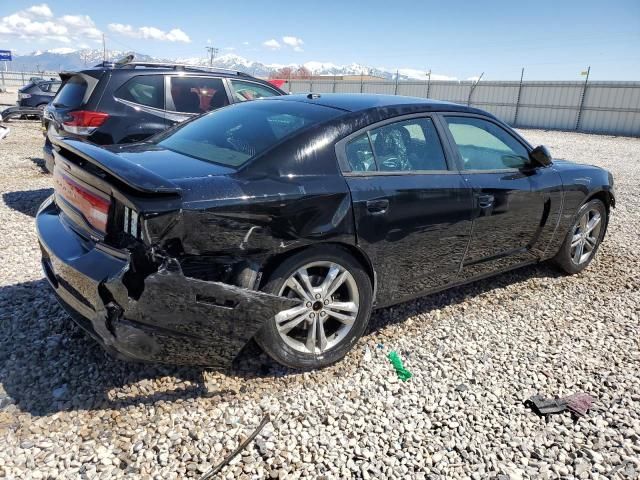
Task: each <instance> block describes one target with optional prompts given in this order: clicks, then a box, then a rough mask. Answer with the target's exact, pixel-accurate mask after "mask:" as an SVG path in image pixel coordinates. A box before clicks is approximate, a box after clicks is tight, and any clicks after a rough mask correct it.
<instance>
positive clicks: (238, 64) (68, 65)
mask: <svg viewBox="0 0 640 480" xmlns="http://www.w3.org/2000/svg"><path fill="white" fill-rule="evenodd" d="M131 53H133V55H134V57H135V60H138V61H143V62H174V63H184V64H189V65H202V66H207V65H209V59H208V58H204V57H190V58H173V59H171V58H157V57H152V56H149V55H144V54H141V53H137V52H127V51H118V50H109V51H108V52H107V57H108V59H109V60H111V61H114V60H117V59H119V58H123V57H125V56H126V55H128V54H131ZM102 60H103V51H102V50H101V49H80V50H77V49H73V48H68V47H62V48H54V49H51V50H45V51H36V52H32V53H30V54H28V55H14V60H13V62H12V63H11V64H9V66H8V67H9V69H10V70H24V71H36V70H39V71H43V70H44V71H58V70H78V69H82V68H86V67H89V66H92V65H96V64H98V63H100V62H102ZM213 65H214V66H215V67H218V68H228V69H231V70H238V71H241V72H246V73H249V74H251V75H254V76H256V77H268V76H270V75H272V74H273V73H274V72H276V71H278V70H281V69H283V68H285V67H286V68H290V69H292V70H297V69H299V68H301V67H304V68H305V69H306V70H307V71H309V72H310V73H311V74H312V75H374V76H379V77H382V78H386V79H394V78H395V75H396V70H395V69H386V68H384V67H370V66H366V65H361V64H358V63H352V64H349V65H336V64H334V63H331V62H316V61H310V62H306V63H303V64H295V63H291V64H265V63H262V62H258V61H253V60H248V59H246V58H244V57H241V56H239V55H235V54H225V55H221V56H219V57H217V58H216V59H215V60H214V62H213ZM399 77H400V79H401V80H410V79H416V80H426V78H427V74H426V72H425V71H421V70H416V69H412V68H401V69H399ZM431 79H432V80H455V78H453V77H447V76H445V75H435V74H434V75H432V76H431Z"/></svg>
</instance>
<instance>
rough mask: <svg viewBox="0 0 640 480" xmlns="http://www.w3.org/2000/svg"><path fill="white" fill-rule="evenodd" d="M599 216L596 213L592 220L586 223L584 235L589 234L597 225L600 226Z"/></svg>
mask: <svg viewBox="0 0 640 480" xmlns="http://www.w3.org/2000/svg"><path fill="white" fill-rule="evenodd" d="M600 220H601V217H600V214H599V213H596V214H595V215H594V216H593V218H592V219H591V220H589V223H587V228H586V230H585V233H591V232H592V231H593V229H594V228H596V227H597V226H598V225H599V224H600Z"/></svg>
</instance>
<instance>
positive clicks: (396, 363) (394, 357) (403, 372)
mask: <svg viewBox="0 0 640 480" xmlns="http://www.w3.org/2000/svg"><path fill="white" fill-rule="evenodd" d="M387 358H388V359H389V361H390V362H391V365H393V368H395V370H396V373H397V374H398V378H399V379H400V380H402V381H403V382H406V381H407V380H409V379H410V378H411V377H412V376H413V375H412V374H411V372H410V371H409V370H407V369H406V368H404V366H403V365H402V360H401V359H400V355H398V352H396V351H391V352H390V353H389V356H388V357H387Z"/></svg>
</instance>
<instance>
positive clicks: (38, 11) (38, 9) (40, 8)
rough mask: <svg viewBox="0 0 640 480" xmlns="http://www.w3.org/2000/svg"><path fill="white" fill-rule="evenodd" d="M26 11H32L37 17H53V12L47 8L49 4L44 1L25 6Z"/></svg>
mask: <svg viewBox="0 0 640 480" xmlns="http://www.w3.org/2000/svg"><path fill="white" fill-rule="evenodd" d="M27 12H29V13H32V14H34V15H36V16H39V17H49V18H50V17H53V12H52V11H51V9H50V8H49V5H47V4H46V3H42V4H40V5H34V6H33V7H29V8H27Z"/></svg>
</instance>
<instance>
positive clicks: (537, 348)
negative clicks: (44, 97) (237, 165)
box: [0, 121, 640, 480]
mask: <svg viewBox="0 0 640 480" xmlns="http://www.w3.org/2000/svg"><path fill="white" fill-rule="evenodd" d="M11 128H12V132H11V133H10V135H9V136H8V137H7V138H6V139H5V140H4V141H2V142H1V143H0V163H1V165H2V169H1V170H0V190H1V191H2V202H0V241H1V242H2V250H1V251H0V259H1V261H2V268H1V270H0V445H2V448H0V477H6V478H10V479H12V478H16V479H17V478H20V479H23V478H34V479H36V478H40V479H42V478H104V479H107V478H108V479H112V478H122V477H127V478H143V479H151V478H153V479H163V480H164V479H172V478H197V477H199V476H200V475H201V474H202V473H203V472H204V471H206V470H207V469H208V468H209V467H210V466H211V465H212V464H216V463H217V462H219V461H220V460H221V459H222V458H224V456H225V455H227V454H228V453H229V452H230V451H231V450H233V449H234V448H235V446H236V445H237V443H238V442H239V441H240V440H241V439H243V438H245V437H246V436H247V435H249V434H250V433H251V431H252V430H253V429H254V428H255V427H256V426H257V425H258V424H259V422H260V420H261V419H262V417H263V416H264V414H265V413H266V412H270V413H271V415H272V418H273V421H272V422H270V423H269V424H267V426H266V428H265V429H264V430H263V431H262V433H261V434H260V435H259V436H258V438H257V439H256V441H255V442H254V443H252V444H251V445H250V446H249V447H248V448H247V449H246V450H245V451H244V452H243V453H242V454H241V455H240V456H238V457H237V458H236V459H235V460H234V461H232V462H231V465H229V466H227V467H226V468H225V469H224V470H223V471H222V473H221V474H220V475H219V478H229V479H231V478H247V479H249V478H473V479H485V478H499V479H501V480H506V479H520V478H537V479H551V478H554V479H555V478H638V472H640V375H639V374H638V372H639V371H640V354H639V351H640V349H639V347H640V345H639V342H640V327H639V324H638V320H639V316H640V312H639V309H640V280H639V278H640V253H638V252H640V227H639V225H640V139H637V138H636V139H632V138H621V137H618V138H616V137H605V136H594V135H583V134H574V133H564V132H549V131H535V130H526V131H523V134H524V136H525V137H527V138H528V139H529V140H530V141H531V142H532V143H534V144H538V143H545V144H546V145H548V146H549V147H550V149H551V151H552V153H553V154H554V155H555V156H556V157H558V158H567V159H577V160H580V159H583V160H587V161H589V162H593V163H596V164H598V165H601V166H603V167H606V168H608V169H610V170H611V171H612V172H613V173H614V175H615V178H616V189H617V198H618V205H619V206H618V208H617V209H616V210H615V214H614V216H613V218H612V221H611V224H610V228H609V233H608V236H607V238H606V241H605V243H604V244H603V245H602V248H601V250H600V251H599V253H598V257H597V258H596V260H595V261H594V262H593V263H592V265H591V266H590V267H589V269H588V270H586V271H585V272H583V274H581V275H578V276H573V277H568V276H564V275H561V274H560V273H559V272H558V271H557V270H555V269H554V268H552V267H550V266H548V265H540V266H535V267H527V268H524V269H521V270H518V271H515V272H512V273H508V274H503V275H500V276H498V277H496V278H494V279H491V280H488V281H483V282H478V283H474V284H471V285H468V286H465V287H461V288H456V289H453V290H450V291H447V292H444V293H441V294H437V295H432V296H430V297H426V298H423V299H421V300H418V301H414V302H411V303H406V304H403V305H400V306H397V307H394V308H388V309H384V310H381V311H378V312H377V313H375V314H374V317H373V319H372V325H371V327H370V329H369V332H368V333H367V335H366V336H365V337H364V338H363V339H362V340H361V341H360V342H359V343H358V345H357V346H356V347H355V348H354V350H353V351H352V352H351V353H350V354H349V355H348V356H347V358H346V359H345V360H344V361H343V362H341V363H340V364H338V365H335V366H333V367H331V368H328V369H325V370H323V371H319V372H312V373H303V374H301V373H296V372H292V371H288V370H286V369H284V368H282V367H280V366H278V365H276V364H274V363H273V362H271V361H269V360H268V359H267V358H266V357H265V356H264V355H263V354H261V353H260V352H259V350H257V348H255V347H250V348H248V350H247V352H246V353H245V354H244V355H243V357H242V360H241V362H240V366H239V367H238V368H237V369H235V370H233V371H231V372H224V373H221V372H204V371H202V370H201V369H192V368H174V367H155V366H143V365H137V364H129V363H123V362H120V361H116V360H113V359H111V358H110V357H109V356H107V355H106V354H104V353H103V351H102V350H101V348H100V347H99V346H98V345H97V344H96V343H94V342H93V341H92V340H90V339H89V338H88V337H87V336H85V335H84V334H83V333H82V332H81V331H80V330H79V328H77V327H76V326H74V324H73V323H72V322H71V321H70V320H69V319H68V318H67V317H66V315H65V314H64V313H63V312H62V311H61V309H60V308H59V307H58V306H57V305H56V302H55V301H54V299H53V297H52V295H51V294H50V293H49V291H48V289H47V286H46V284H45V281H44V280H43V276H42V273H41V271H40V266H39V251H38V247H37V243H36V235H35V231H34V220H33V216H34V213H35V210H36V208H37V205H38V204H39V203H40V202H41V201H42V200H43V199H44V198H45V197H46V196H47V195H48V194H49V193H50V192H51V188H50V185H51V180H50V177H48V176H46V175H45V174H43V172H42V169H41V166H42V160H41V153H40V148H41V144H42V134H41V133H40V131H39V130H38V126H37V124H36V123H35V122H19V121H14V122H12V123H11ZM391 350H396V351H398V352H400V354H401V356H402V357H403V359H404V362H405V366H406V367H407V368H408V369H409V370H410V371H411V372H412V373H413V378H411V379H410V380H409V381H407V382H400V381H398V379H397V377H396V375H395V373H394V372H393V370H392V368H391V366H390V365H389V363H388V361H387V359H386V355H387V354H388V352H390V351H391ZM579 391H583V392H588V393H590V394H591V395H593V396H594V397H595V398H596V399H597V401H596V404H595V407H594V409H593V410H592V411H591V413H590V414H589V415H588V416H587V417H586V418H584V419H582V420H580V421H579V422H578V423H577V424H573V422H572V421H571V418H570V417H569V415H568V414H564V415H558V416H554V417H552V418H551V419H550V421H549V423H545V422H544V420H542V419H540V418H538V417H536V416H535V415H533V414H532V413H531V412H530V411H528V410H527V409H525V408H524V407H523V405H522V402H523V400H524V399H526V398H527V397H529V396H530V395H532V394H536V393H540V394H543V395H547V396H554V395H567V394H570V393H574V392H579Z"/></svg>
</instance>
